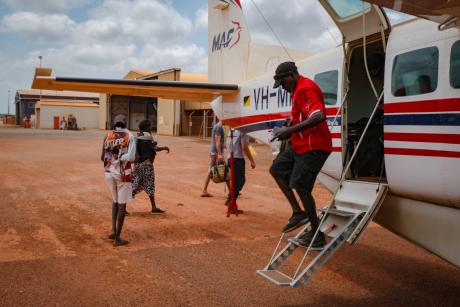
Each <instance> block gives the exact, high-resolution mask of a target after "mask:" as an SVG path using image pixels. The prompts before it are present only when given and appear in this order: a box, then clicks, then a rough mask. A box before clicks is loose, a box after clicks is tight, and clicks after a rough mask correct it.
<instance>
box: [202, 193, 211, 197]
mask: <svg viewBox="0 0 460 307" xmlns="http://www.w3.org/2000/svg"><path fill="white" fill-rule="evenodd" d="M200 197H212V195H211V194H209V193H207V192H206V193H203V194H201V195H200Z"/></svg>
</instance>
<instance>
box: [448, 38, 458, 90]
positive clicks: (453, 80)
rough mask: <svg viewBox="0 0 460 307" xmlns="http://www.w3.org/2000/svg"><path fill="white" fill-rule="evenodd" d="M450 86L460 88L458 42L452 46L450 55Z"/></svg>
mask: <svg viewBox="0 0 460 307" xmlns="http://www.w3.org/2000/svg"><path fill="white" fill-rule="evenodd" d="M450 85H452V87H453V88H460V41H457V42H455V43H454V44H453V45H452V51H451V53H450Z"/></svg>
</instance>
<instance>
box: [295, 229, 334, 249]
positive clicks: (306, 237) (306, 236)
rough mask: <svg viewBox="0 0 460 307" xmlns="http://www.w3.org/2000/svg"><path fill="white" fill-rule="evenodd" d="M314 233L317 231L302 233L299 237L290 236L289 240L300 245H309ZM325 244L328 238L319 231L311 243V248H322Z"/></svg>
mask: <svg viewBox="0 0 460 307" xmlns="http://www.w3.org/2000/svg"><path fill="white" fill-rule="evenodd" d="M314 235H315V231H309V232H305V233H303V234H301V235H300V237H298V238H290V239H288V241H289V242H291V243H293V244H295V245H298V246H302V247H309V246H310V243H311V241H312V240H313V236H314ZM324 245H326V238H325V237H324V234H323V233H322V232H321V231H319V232H318V234H317V235H316V238H315V240H314V241H313V243H312V244H311V248H315V249H321V248H323V247H324Z"/></svg>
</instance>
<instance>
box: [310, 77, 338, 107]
mask: <svg viewBox="0 0 460 307" xmlns="http://www.w3.org/2000/svg"><path fill="white" fill-rule="evenodd" d="M314 80H315V82H316V83H317V84H318V86H319V87H320V88H321V91H322V92H323V96H324V103H325V104H326V105H329V106H333V105H335V104H336V103H337V88H338V83H339V72H338V71H337V70H330V71H325V72H322V73H319V74H317V75H315V77H314Z"/></svg>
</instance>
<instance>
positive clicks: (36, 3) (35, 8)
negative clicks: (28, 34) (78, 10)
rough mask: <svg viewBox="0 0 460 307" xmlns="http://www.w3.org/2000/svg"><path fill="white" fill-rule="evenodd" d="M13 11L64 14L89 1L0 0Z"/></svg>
mask: <svg viewBox="0 0 460 307" xmlns="http://www.w3.org/2000/svg"><path fill="white" fill-rule="evenodd" d="M1 1H2V2H3V3H5V4H6V5H7V6H8V7H10V8H11V9H12V10H13V11H28V12H39V13H45V14H50V13H64V12H67V11H68V10H70V9H71V8H74V7H79V6H81V5H84V4H86V3H88V2H89V0H33V1H31V0H1Z"/></svg>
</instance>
